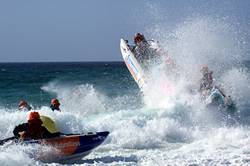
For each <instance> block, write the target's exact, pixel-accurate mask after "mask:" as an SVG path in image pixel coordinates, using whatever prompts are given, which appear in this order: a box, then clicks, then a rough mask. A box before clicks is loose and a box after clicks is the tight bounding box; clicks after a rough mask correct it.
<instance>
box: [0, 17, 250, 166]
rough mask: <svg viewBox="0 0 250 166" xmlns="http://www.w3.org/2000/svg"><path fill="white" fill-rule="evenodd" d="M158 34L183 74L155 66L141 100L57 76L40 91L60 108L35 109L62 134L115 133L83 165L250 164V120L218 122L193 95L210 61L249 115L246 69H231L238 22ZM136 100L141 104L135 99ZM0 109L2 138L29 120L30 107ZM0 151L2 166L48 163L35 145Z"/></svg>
mask: <svg viewBox="0 0 250 166" xmlns="http://www.w3.org/2000/svg"><path fill="white" fill-rule="evenodd" d="M194 32H195V33H194ZM151 33H152V34H154V32H153V31H152V32H151ZM161 34H164V35H162V36H163V38H159V39H160V41H162V45H163V46H164V47H165V49H166V50H168V52H169V55H172V56H173V57H174V59H175V61H176V63H177V66H178V67H179V71H180V72H179V73H178V75H177V76H176V75H171V74H169V73H165V72H164V70H162V68H164V65H163V67H162V68H161V65H157V66H155V67H153V68H152V72H151V74H152V80H153V81H152V82H149V84H150V89H148V90H147V91H144V94H143V96H142V98H140V97H141V96H140V95H124V94H120V95H119V96H113V97H111V96H108V95H106V94H105V93H103V92H101V91H99V90H97V89H96V88H95V85H91V84H80V85H65V84H64V83H63V82H60V81H52V82H49V83H48V84H46V85H44V86H43V87H41V89H42V90H44V91H47V92H50V93H54V94H56V96H57V97H58V98H59V100H60V101H61V103H62V105H61V109H62V112H52V111H51V110H50V109H49V107H47V106H42V107H41V108H36V109H35V110H36V111H39V112H40V113H41V114H43V115H47V116H49V117H51V118H52V119H54V120H55V122H56V124H57V125H58V127H59V129H60V131H61V132H64V133H83V132H90V131H103V130H108V131H110V135H109V137H108V138H107V140H106V142H105V143H104V144H103V145H102V146H100V148H98V149H96V150H95V151H94V152H93V153H91V154H90V155H89V156H87V157H86V158H84V159H83V160H82V161H79V164H83V165H87V164H95V165H103V164H109V165H126V164H127V165H136V164H138V165H156V164H158V165H165V164H166V163H168V164H170V165H189V164H198V165H207V164H211V165H220V164H239V163H241V164H247V163H248V162H249V157H250V155H249V149H250V147H249V145H250V132H249V127H248V126H249V122H248V121H247V120H245V119H244V118H242V117H240V124H239V125H237V126H236V125H235V126H230V127H229V126H226V125H224V123H221V122H222V119H221V118H218V120H217V119H215V118H214V115H211V114H210V113H209V112H204V108H205V105H204V104H202V103H201V102H200V100H199V97H198V95H197V94H195V93H192V92H190V90H192V89H195V88H198V86H199V85H198V84H199V83H198V81H199V78H200V74H199V68H200V65H202V64H204V63H206V64H208V65H209V67H210V68H211V69H212V70H213V71H214V77H215V78H216V80H217V82H218V83H220V84H222V85H223V88H224V89H225V91H226V93H227V94H229V95H231V96H232V98H233V99H234V100H235V102H236V103H237V106H238V107H239V111H240V115H248V116H249V115H250V114H249V113H248V112H249V107H247V105H249V101H248V100H249V97H250V96H249V95H250V87H249V73H248V72H247V71H246V70H243V69H242V68H239V67H238V66H234V67H232V66H233V65H236V64H239V62H240V61H241V60H242V58H241V57H242V54H243V53H244V50H242V48H241V46H240V43H241V42H240V41H239V40H238V37H239V36H238V33H237V32H235V27H233V25H232V24H230V23H227V21H226V20H220V19H219V20H218V19H213V18H209V17H195V18H189V19H187V20H186V21H185V22H184V23H181V24H180V25H178V26H177V28H176V29H175V30H174V31H173V32H171V33H169V32H165V31H164V30H161ZM164 36H165V37H166V38H164ZM169 76H170V77H169ZM157 78H159V79H157ZM169 78H171V79H169ZM159 82H160V83H161V85H159ZM137 98H140V100H142V101H143V102H142V103H143V104H141V103H139V104H137V103H136V102H135V101H137V100H136V99H137ZM0 112H1V116H0V126H1V127H0V131H1V135H0V138H1V139H3V138H6V137H9V136H12V130H13V128H14V126H15V125H17V124H19V123H22V122H25V121H26V117H27V112H19V111H16V110H14V109H6V108H1V110H0ZM245 117H246V116H245ZM242 122H244V126H242ZM0 148H1V151H0V163H3V164H4V165H16V164H19V165H39V164H43V163H41V162H40V161H36V160H35V159H33V158H34V157H33V156H32V155H30V154H32V153H34V150H35V149H36V147H30V146H25V145H10V146H3V147H0Z"/></svg>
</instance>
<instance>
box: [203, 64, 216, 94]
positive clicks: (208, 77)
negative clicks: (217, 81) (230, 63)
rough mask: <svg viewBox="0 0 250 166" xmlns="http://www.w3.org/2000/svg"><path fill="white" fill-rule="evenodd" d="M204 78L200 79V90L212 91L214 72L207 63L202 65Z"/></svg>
mask: <svg viewBox="0 0 250 166" xmlns="http://www.w3.org/2000/svg"><path fill="white" fill-rule="evenodd" d="M200 71H201V74H202V78H201V81H200V91H201V92H205V91H210V90H211V89H212V88H213V86H214V85H213V84H214V83H213V72H212V71H210V70H209V68H208V66H207V65H203V66H202V67H201V70H200Z"/></svg>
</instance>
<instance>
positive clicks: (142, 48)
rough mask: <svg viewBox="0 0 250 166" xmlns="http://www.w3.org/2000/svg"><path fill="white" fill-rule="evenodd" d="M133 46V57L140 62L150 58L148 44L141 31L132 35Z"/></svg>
mask: <svg viewBox="0 0 250 166" xmlns="http://www.w3.org/2000/svg"><path fill="white" fill-rule="evenodd" d="M134 43H135V48H134V49H133V52H134V54H135V58H136V59H137V60H138V61H139V62H140V63H141V64H144V63H145V61H147V60H149V59H150V56H151V53H150V48H149V47H150V46H149V44H148V42H147V40H146V39H145V37H144V35H143V34H141V33H136V34H135V36H134Z"/></svg>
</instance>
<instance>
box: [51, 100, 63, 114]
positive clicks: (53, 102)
mask: <svg viewBox="0 0 250 166" xmlns="http://www.w3.org/2000/svg"><path fill="white" fill-rule="evenodd" d="M60 105H61V104H60V102H59V100H58V99H56V98H54V99H51V102H50V108H51V110H52V111H55V110H56V111H60V112H61V109H60Z"/></svg>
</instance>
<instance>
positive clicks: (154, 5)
mask: <svg viewBox="0 0 250 166" xmlns="http://www.w3.org/2000/svg"><path fill="white" fill-rule="evenodd" d="M156 13H157V14H156ZM196 13H198V14H204V15H213V14H214V13H216V14H218V15H221V16H229V17H234V18H236V19H237V20H238V21H239V22H241V23H243V24H244V25H246V26H249V24H250V1H248V0H245V1H244V0H230V1H229V0H225V1H220V0H211V1H209V2H207V1H205V0H151V1H147V0H0V62H58V61H60V62H65V61H69V62H72V61H76V62H78V61H121V60H122V57H121V54H120V49H119V42H120V38H128V39H130V40H132V38H133V35H134V34H135V33H136V32H143V33H144V31H146V29H147V28H149V27H150V26H153V25H154V24H155V23H157V22H162V21H163V22H164V21H165V22H167V24H168V25H169V26H170V27H171V26H174V25H176V24H177V23H178V22H181V21H183V20H185V18H186V17H187V16H188V15H192V14H196ZM249 29H250V28H249Z"/></svg>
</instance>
